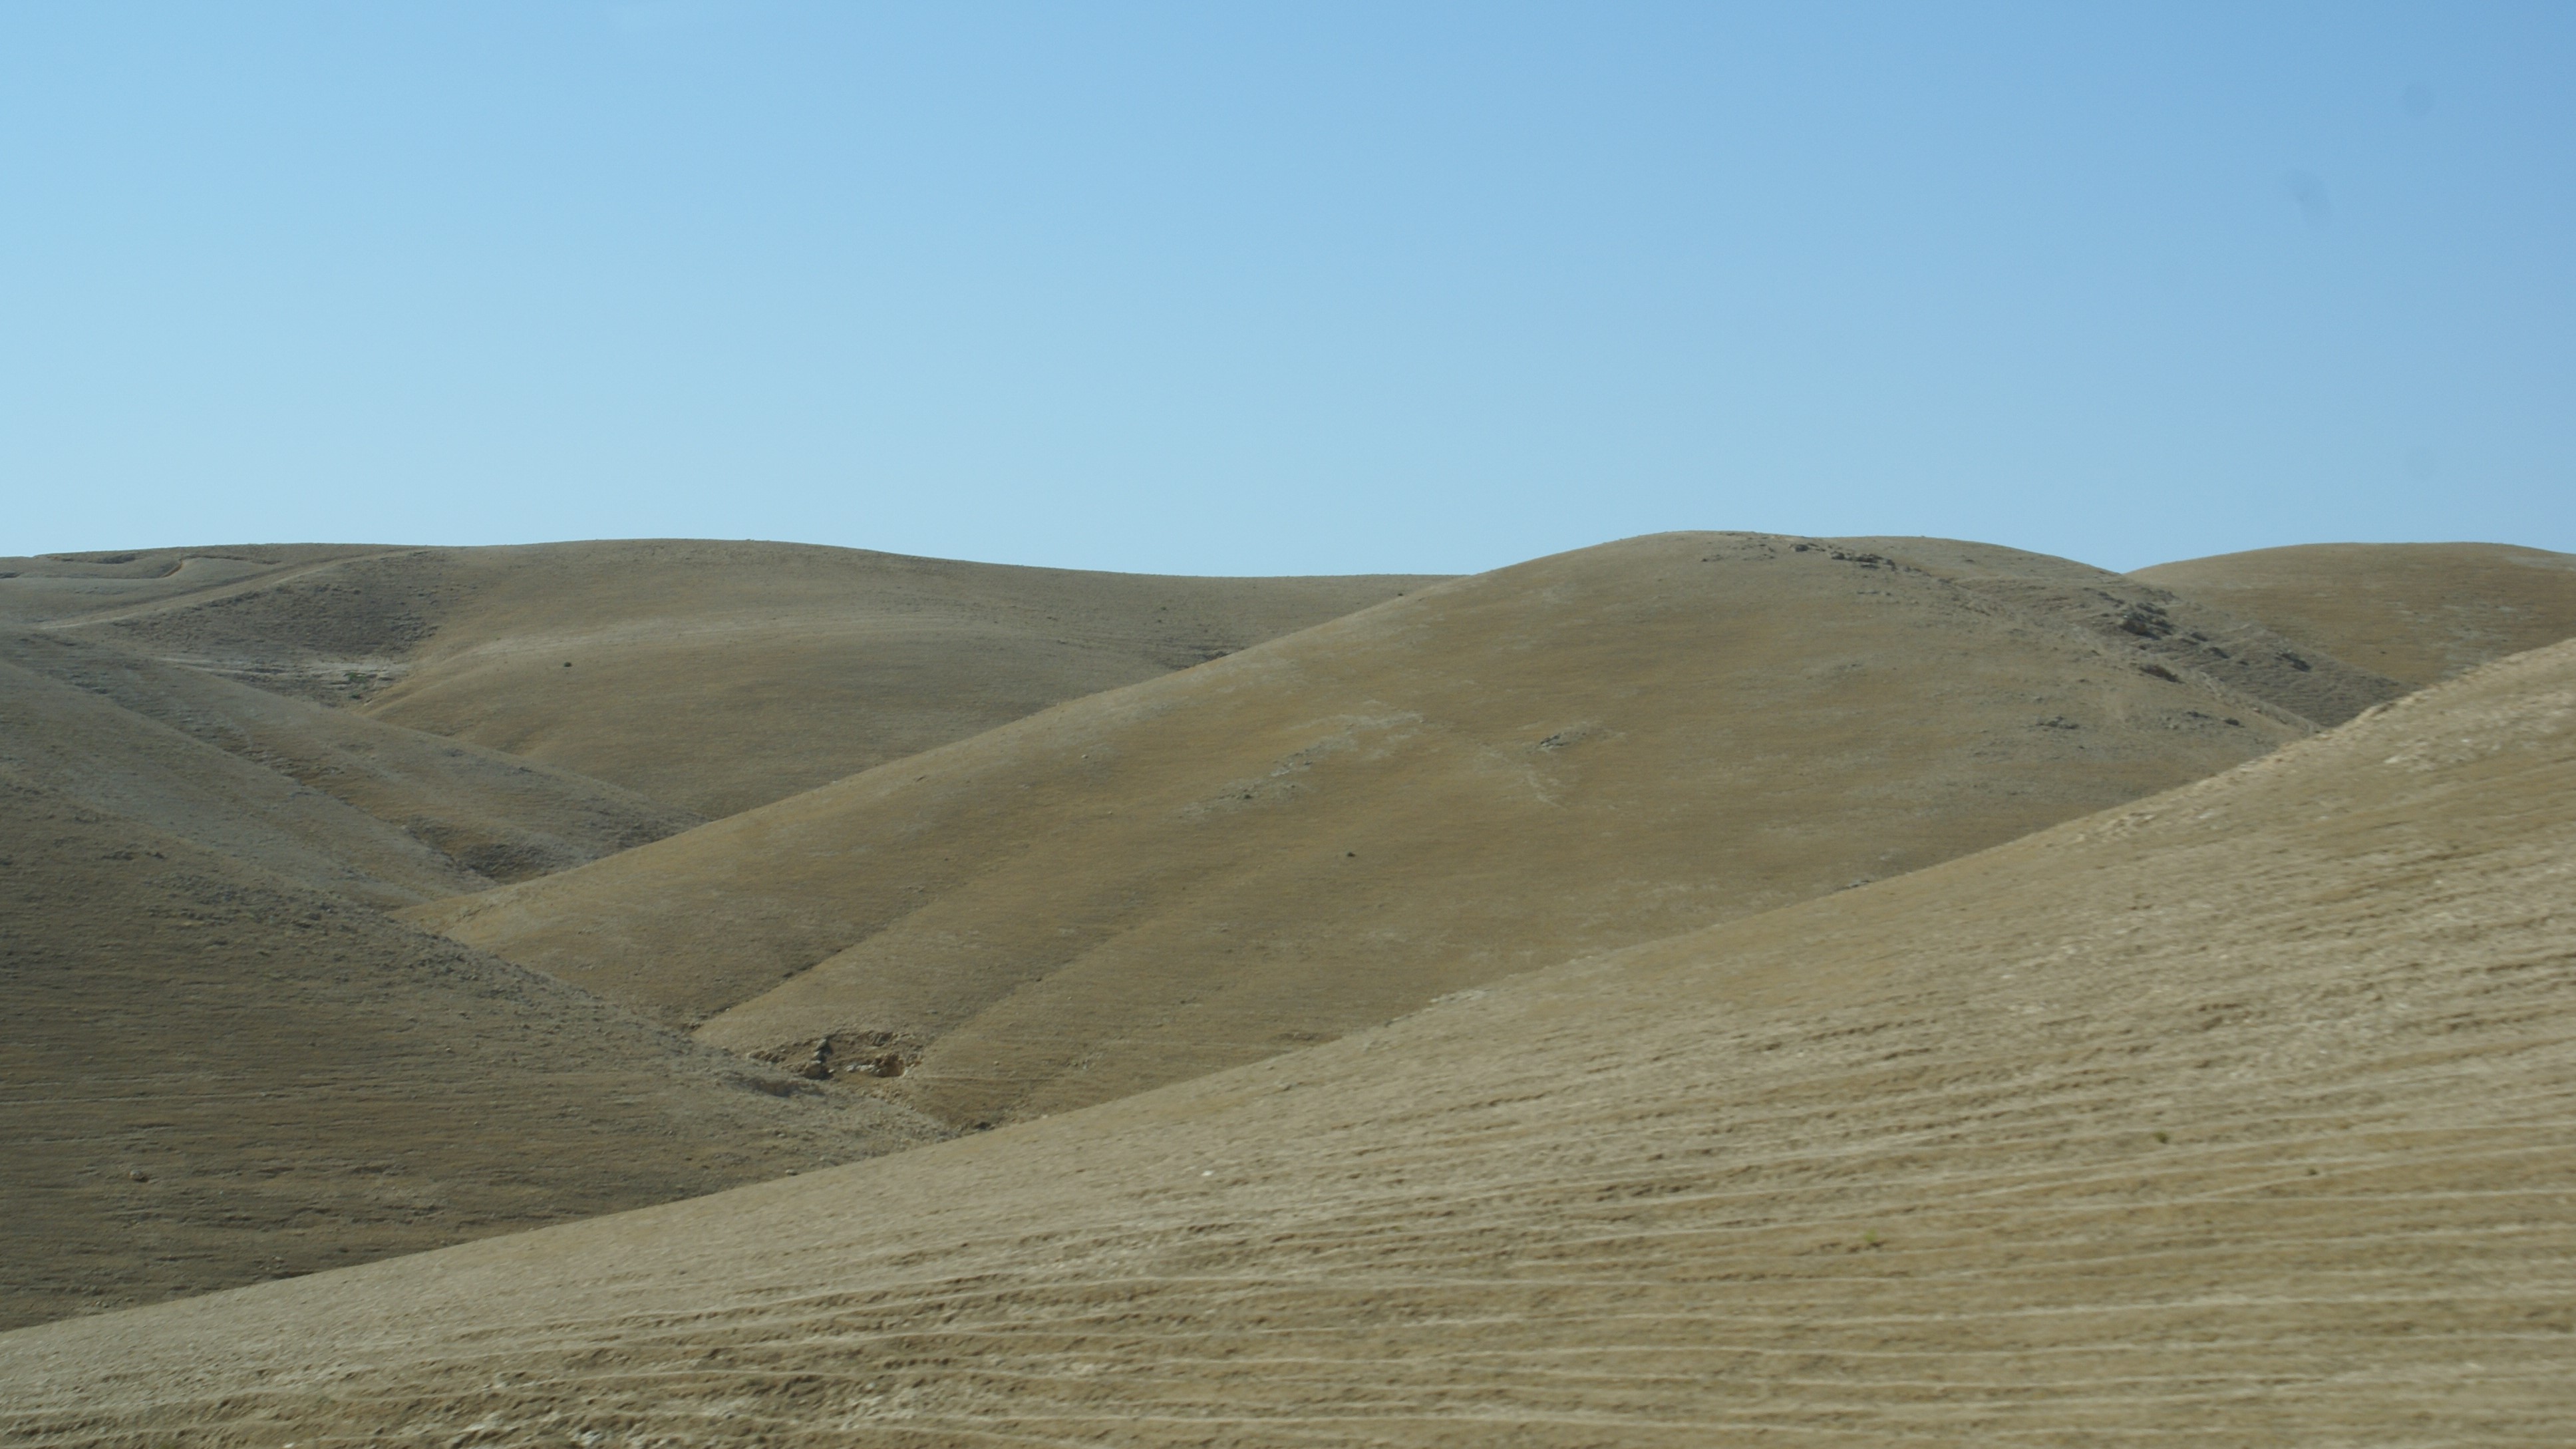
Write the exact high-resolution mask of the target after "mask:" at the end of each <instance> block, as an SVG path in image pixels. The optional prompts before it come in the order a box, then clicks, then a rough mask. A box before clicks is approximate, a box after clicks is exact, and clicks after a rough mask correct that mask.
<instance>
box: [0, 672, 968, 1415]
mask: <svg viewBox="0 0 2576 1449" xmlns="http://www.w3.org/2000/svg"><path fill="white" fill-rule="evenodd" d="M0 678H5V675H0ZM69 692H70V693H73V694H74V695H75V696H76V697H77V698H81V699H87V698H89V696H87V695H82V694H79V693H78V692H77V691H69ZM18 698H19V697H18V696H17V695H14V694H11V695H0V708H5V707H7V706H8V705H10V704H12V703H15V702H17V700H18ZM100 708H101V709H103V710H110V713H111V714H113V711H112V709H110V707H108V706H105V705H103V704H102V705H101V706H100ZM85 727H86V726H85V725H84V724H82V723H81V722H78V721H75V722H73V723H72V724H70V725H68V726H66V728H70V729H79V728H85ZM173 738H179V737H177V736H173ZM180 742H181V743H182V744H187V745H191V746H193V747H194V748H196V749H199V750H202V751H203V753H204V755H205V756H206V757H207V758H206V759H201V760H198V761H195V762H194V768H196V769H199V770H205V769H206V768H207V765H208V763H209V761H214V762H232V757H231V756H229V755H226V754H224V753H223V752H221V751H217V750H213V749H211V748H208V747H205V746H202V745H195V743H194V742H193V741H187V740H184V739H181V740H180ZM91 743H93V744H96V743H98V742H97V741H95V740H92V741H91ZM241 768H242V769H245V770H248V769H251V768H252V767H249V766H241ZM57 773H59V772H57ZM209 773H211V772H209ZM161 783H166V782H161ZM174 798H178V799H179V800H180V803H181V804H182V805H186V804H188V803H189V801H188V800H187V799H186V798H185V797H174ZM321 798H324V799H325V800H326V803H335V802H327V797H321ZM164 813H165V814H168V813H180V814H183V815H188V817H189V818H188V819H184V820H181V821H179V822H177V823H179V824H188V823H192V822H195V823H202V821H203V820H204V819H205V818H206V813H207V812H199V813H196V814H189V812H188V811H186V810H178V811H175V812H174V811H171V810H165V812H164ZM360 818H361V819H363V818H364V817H360ZM369 823H371V824H372V823H373V822H369ZM234 843H235V844H236V845H237V846H238V845H239V844H240V842H238V841H236V842H234ZM297 843H298V844H302V845H306V846H310V845H312V844H313V843H314V842H313V840H312V839H311V838H310V837H307V838H305V839H303V840H301V841H298V842H297ZM262 853H263V851H262V850H261V849H241V850H240V851H239V855H240V858H239V859H236V858H230V857H227V856H225V855H221V854H217V853H216V852H215V851H214V850H211V849H208V848H205V846H203V845H201V844H192V843H191V842H189V841H187V840H182V839H180V838H179V837H178V836H176V835H174V834H171V833H169V832H168V831H165V830H158V829H154V828H151V827H149V826H146V825H143V824H140V823H138V822H136V821H134V820H131V819H126V818H122V817H119V816H116V815H112V814H108V813H106V812H104V811H102V810H99V809H97V808H94V806H92V805H90V804H87V803H84V802H83V801H81V800H78V799H75V798H72V797H70V796H68V795H66V794H65V793H63V792H62V791H60V790H56V789H52V788H47V787H45V786H42V785H39V784H37V783H35V782H33V781H31V780H30V779H29V778H28V777H27V775H26V774H25V773H24V772H23V771H22V770H21V769H20V768H18V767H17V766H16V765H14V764H12V763H0V1016H5V1017H6V1018H7V1020H8V1021H9V1023H10V1026H9V1028H8V1032H7V1036H6V1044H5V1046H0V1105H5V1109H6V1118H7V1122H8V1131H9V1137H8V1145H7V1150H6V1151H0V1324H8V1325H15V1324H21V1323H28V1322H34V1321H37V1320H40V1319H45V1318H53V1317H59V1316H62V1315H64V1314H70V1313H82V1312H94V1311H97V1310H100V1309H106V1308H117V1307H123V1306H125V1305H128V1304H134V1303H149V1302H154V1301H157V1300H160V1299H163V1298H168V1297H172V1296H175V1295H179V1294H185V1293H202V1292H206V1291H209V1290H212V1289H217V1288H226V1287H231V1286H234V1285H236V1284H241V1283H246V1282H256V1281H259V1280H261V1279H264V1278H274V1277H286V1276H292V1275H295V1274H299V1273H309V1272H313V1271H315V1270H317V1269H321V1268H329V1267H337V1266H342V1265H345V1264H349V1263H354V1262H363V1261H366V1260H368V1259H372V1258H378V1257H383V1256H385V1255H387V1254H391V1253H404V1252H415V1251H418V1250H420V1249H424V1248H431V1247H437V1246H440V1245H442V1244H446V1243H453V1242H457V1241H459V1240H462V1239H466V1238H473V1237H481V1236H486V1235H489V1234H492V1233H496V1232H505V1231H509V1230H511V1229H514V1228H521V1227H526V1226H529V1225H531V1224H535V1223H543V1222H553V1221H560V1220H563V1219H566V1218H573V1217H582V1216H587V1215H591V1214H595V1213H602V1212H612V1211H615V1210H617V1209H620V1208H627V1207H635V1206H640V1205H642V1204H645V1203H652V1202H661V1201H666V1200H668V1199H671V1198H675V1197H682V1196H687V1195H690V1194H694V1193H703V1192H707V1191H711V1190H713V1189H716V1188H719V1187H725V1186H729V1185H732V1184H735V1183H741V1182H747V1181H756V1180H759V1179H763V1178H768V1177H774V1176H777V1175H779V1174H781V1173H783V1172H786V1171H789V1170H791V1169H795V1168H804V1167H812V1166H816V1165H818V1164H820V1163H823V1162H841V1161H847V1160H849V1159H851V1158H853V1157H858V1156H864V1155H867V1154H869V1153H872V1152H880V1151H885V1150H887V1149H889V1148H893V1147H899V1146H908V1145H911V1144H913V1143H916V1142H919V1141H922V1140H924V1139H925V1138H927V1137H929V1136H931V1135H933V1133H932V1130H931V1129H930V1128H929V1126H928V1124H926V1123H924V1122H922V1121H920V1120H919V1119H917V1118H915V1117H913V1116H912V1115H911V1114H909V1113H907V1112H905V1111H903V1110H902V1109H901V1108H898V1107H894V1106H890V1105H887V1104H882V1103H877V1102H869V1101H861V1100H858V1099H856V1098H853V1097H848V1096H846V1095H845V1096H842V1097H839V1098H832V1099H827V1098H826V1097H825V1096H824V1095H823V1094H821V1093H819V1092H817V1091H815V1090H814V1089H813V1088H812V1087H810V1086H809V1085H807V1084H804V1083H799V1082H795V1081H793V1080H792V1079H791V1078H789V1077H787V1076H785V1075H783V1074H781V1073H777V1072H774V1071H770V1070H767V1069H764V1068H762V1067H760V1066H759V1065H758V1064H756V1063H750V1062H745V1061H743V1060H741V1059H740V1058H738V1057H731V1056H727V1055H725V1054H724V1053H721V1052H717V1051H713V1050H710V1049H708V1048H705V1047H702V1046H699V1045H697V1044H695V1043H692V1042H690V1041H689V1040H688V1039H687V1038H686V1037H683V1036H679V1035H677V1034H675V1033H673V1032H670V1031H668V1030H667V1029H664V1028H661V1027H658V1026H655V1025H653V1024H652V1023H650V1022H647V1021H645V1020H643V1019H641V1018H639V1017H637V1016H635V1015H634V1014H632V1013H631V1012H628V1011H625V1010H622V1009H619V1008H617V1007H614V1006H611V1005H609V1004H607V1003H605V1002H602V1001H599V1000H598V999H596V998H594V997H590V996H588V995H586V994H585V993H583V992H580V991H578V990H575V989H572V988H570V987H566V986H564V985H563V984H561V983H559V982H556V981H553V980H551V979H548V978H546V977H543V976H540V975H537V974H535V973H533V972H529V971H524V970H521V969H520V968H518V967H515V966H512V965H509V964H508V963H506V962H503V961H498V960H495V959H493V958H492V957H489V956H486V955H483V954H481V953H479V952H475V951H471V950H467V949H465V948H463V947H460V946H457V945H455V944H454V943H452V942H448V941H442V940H439V939H437V938H435V937H431V936H426V935H423V934H421V933H420V932H417V931H414V930H412V929H410V928H408V927H404V926H400V925H397V924H396V923H394V922H392V921H390V920H388V919H387V918H385V917H384V916H382V915H380V914H378V913H377V912H375V911H372V910H368V909H365V908H364V907H362V906H359V905H355V904H352V903H351V901H350V899H349V898H348V897H349V896H350V894H351V892H349V891H346V890H337V891H334V892H332V893H330V894H325V893H324V892H323V891H321V890H318V889H314V888H312V887H310V886H306V885H300V884H297V883H294V882H291V881H289V880H287V879H285V878H283V877H281V876H280V875H278V874H276V873H273V872H271V871H268V870H263V869H259V868H256V867H254V866H251V865H248V864H245V863H243V862H244V861H246V860H250V859H256V858H258V857H259V856H260V855H261V854H262ZM6 1397H7V1394H6V1393H5V1392H0V1398H6ZM5 1437H6V1435H5V1432H0V1438H5Z"/></svg>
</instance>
